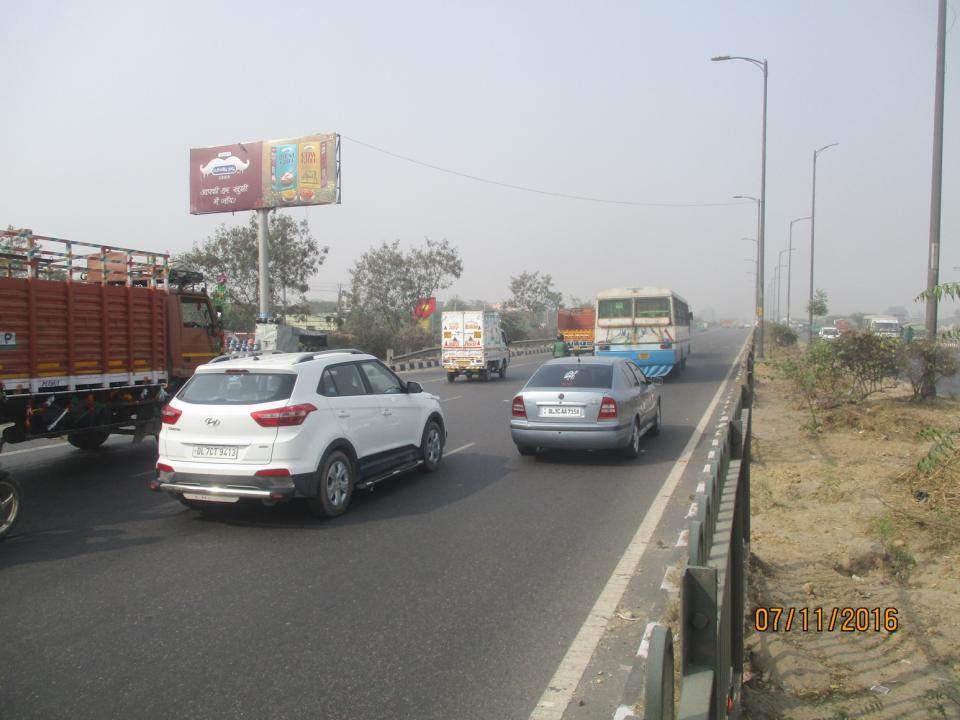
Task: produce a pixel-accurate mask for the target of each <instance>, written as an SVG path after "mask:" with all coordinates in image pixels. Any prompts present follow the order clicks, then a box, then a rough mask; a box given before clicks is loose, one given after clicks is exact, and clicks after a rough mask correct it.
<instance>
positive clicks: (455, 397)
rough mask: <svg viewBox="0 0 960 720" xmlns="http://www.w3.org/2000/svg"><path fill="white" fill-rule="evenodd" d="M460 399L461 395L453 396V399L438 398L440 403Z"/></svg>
mask: <svg viewBox="0 0 960 720" xmlns="http://www.w3.org/2000/svg"><path fill="white" fill-rule="evenodd" d="M462 397H463V395H454V396H453V397H448V398H440V402H448V401H450V400H459V399H460V398H462Z"/></svg>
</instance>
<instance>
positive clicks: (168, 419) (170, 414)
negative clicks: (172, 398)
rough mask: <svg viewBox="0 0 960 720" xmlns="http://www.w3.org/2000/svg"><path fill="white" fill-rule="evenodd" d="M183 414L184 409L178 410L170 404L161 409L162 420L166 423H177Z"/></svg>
mask: <svg viewBox="0 0 960 720" xmlns="http://www.w3.org/2000/svg"><path fill="white" fill-rule="evenodd" d="M181 415H183V410H177V409H176V408H175V407H171V406H170V405H164V406H163V409H162V410H161V411H160V420H161V421H163V424H164V425H176V424H177V420H179V419H180V416H181Z"/></svg>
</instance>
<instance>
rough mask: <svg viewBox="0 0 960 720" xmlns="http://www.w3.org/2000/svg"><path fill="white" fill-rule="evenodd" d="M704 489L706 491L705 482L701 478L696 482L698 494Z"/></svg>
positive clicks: (703, 491)
mask: <svg viewBox="0 0 960 720" xmlns="http://www.w3.org/2000/svg"><path fill="white" fill-rule="evenodd" d="M706 491H707V484H706V483H705V482H704V481H703V480H701V481H700V482H698V483H697V492H698V493H700V494H703V493H705V492H706Z"/></svg>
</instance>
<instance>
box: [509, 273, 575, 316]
mask: <svg viewBox="0 0 960 720" xmlns="http://www.w3.org/2000/svg"><path fill="white" fill-rule="evenodd" d="M510 293H511V295H512V297H511V298H510V299H509V300H508V301H507V305H508V307H511V308H515V309H517V310H520V311H522V312H526V313H528V314H529V315H530V316H531V317H533V318H538V317H539V316H540V315H542V314H543V313H545V312H546V311H548V310H556V309H557V308H558V307H560V306H561V305H562V304H563V293H559V292H556V291H555V290H554V289H553V277H552V276H551V275H550V274H549V273H547V274H545V275H541V274H540V271H539V270H538V271H536V272H532V273H528V272H522V273H520V274H519V275H517V276H516V277H511V278H510Z"/></svg>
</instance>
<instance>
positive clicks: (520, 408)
mask: <svg viewBox="0 0 960 720" xmlns="http://www.w3.org/2000/svg"><path fill="white" fill-rule="evenodd" d="M510 414H511V415H512V416H513V417H515V418H526V417H527V408H526V406H525V405H524V404H523V395H517V396H516V397H515V398H514V399H513V404H512V405H511V406H510Z"/></svg>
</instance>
